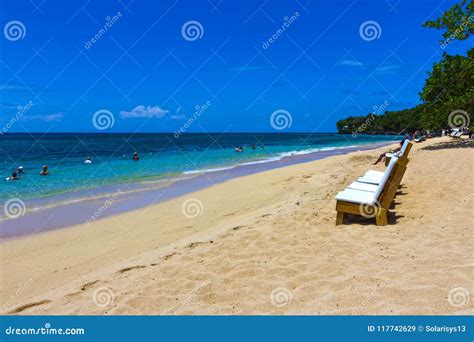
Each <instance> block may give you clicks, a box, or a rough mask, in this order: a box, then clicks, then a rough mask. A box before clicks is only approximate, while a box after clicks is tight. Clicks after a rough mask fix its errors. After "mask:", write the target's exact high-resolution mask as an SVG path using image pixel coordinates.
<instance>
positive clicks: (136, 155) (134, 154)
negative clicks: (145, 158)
mask: <svg viewBox="0 0 474 342" xmlns="http://www.w3.org/2000/svg"><path fill="white" fill-rule="evenodd" d="M138 159H140V157H138V152H134V153H133V160H135V161H138Z"/></svg>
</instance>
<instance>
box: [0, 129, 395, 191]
mask: <svg viewBox="0 0 474 342" xmlns="http://www.w3.org/2000/svg"><path fill="white" fill-rule="evenodd" d="M394 140H398V137H396V136H375V135H371V136H369V135H358V136H357V137H355V138H354V137H352V136H350V135H339V134H332V133H318V134H311V135H309V134H307V133H285V134H274V133H262V134H255V133H227V134H218V133H215V134H184V135H182V136H180V137H179V138H175V137H174V136H173V134H134V135H132V134H62V133H61V134H33V135H30V134H7V135H2V136H0V151H1V155H2V160H1V169H2V175H3V176H4V178H6V177H8V176H10V175H11V173H12V171H14V170H15V169H16V168H17V167H18V166H20V165H21V166H23V168H24V170H25V174H24V175H23V176H22V177H21V179H20V180H17V181H4V182H0V184H1V185H0V199H1V200H6V199H8V198H12V197H19V198H22V199H32V198H40V197H46V196H50V195H55V194H61V193H67V192H70V191H76V192H77V191H83V192H84V193H87V192H88V191H90V189H93V188H96V187H100V186H104V185H108V184H114V183H125V182H159V181H161V180H166V179H176V178H183V177H191V176H193V175H196V174H199V173H203V172H212V171H215V170H221V169H226V168H232V167H234V166H237V165H242V164H247V163H264V162H267V161H271V160H276V159H279V158H282V157H285V156H288V155H292V154H304V153H311V152H315V151H318V150H331V149H336V148H342V147H349V146H358V145H366V144H374V143H380V142H389V141H394ZM236 145H238V146H245V148H244V150H243V152H241V153H237V152H235V150H234V149H235V146H236ZM253 145H255V149H253V148H252V146H253ZM262 146H263V148H262ZM134 151H137V152H138V153H139V156H140V160H139V161H133V160H132V155H133V152H134ZM87 156H90V157H91V158H92V164H85V163H84V160H85V157H87ZM43 164H46V165H47V166H48V168H49V172H50V175H49V176H46V177H42V176H40V175H39V172H40V171H41V166H42V165H43Z"/></svg>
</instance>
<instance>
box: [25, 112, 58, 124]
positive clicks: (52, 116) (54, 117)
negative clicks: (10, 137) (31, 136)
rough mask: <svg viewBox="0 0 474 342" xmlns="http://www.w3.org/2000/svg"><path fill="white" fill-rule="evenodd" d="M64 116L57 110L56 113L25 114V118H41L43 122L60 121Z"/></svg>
mask: <svg viewBox="0 0 474 342" xmlns="http://www.w3.org/2000/svg"><path fill="white" fill-rule="evenodd" d="M63 118H64V113H63V112H59V113H56V114H46V115H29V116H25V117H24V119H25V120H42V121H45V122H52V121H61V120H62V119H63Z"/></svg>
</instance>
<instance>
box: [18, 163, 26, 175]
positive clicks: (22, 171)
mask: <svg viewBox="0 0 474 342" xmlns="http://www.w3.org/2000/svg"><path fill="white" fill-rule="evenodd" d="M16 172H17V173H18V176H22V175H24V174H25V170H23V166H21V165H20V166H18V170H17V171H16Z"/></svg>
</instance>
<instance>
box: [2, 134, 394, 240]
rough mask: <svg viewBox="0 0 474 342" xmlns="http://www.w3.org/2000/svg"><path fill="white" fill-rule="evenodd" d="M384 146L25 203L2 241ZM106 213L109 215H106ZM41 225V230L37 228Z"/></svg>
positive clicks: (5, 223) (294, 157)
mask: <svg viewBox="0 0 474 342" xmlns="http://www.w3.org/2000/svg"><path fill="white" fill-rule="evenodd" d="M393 143H394V141H391V142H380V143H374V144H366V145H359V146H349V147H334V148H326V149H324V148H323V149H321V150H319V151H314V152H307V151H302V152H304V153H295V154H289V155H287V156H284V157H280V158H278V159H275V160H273V159H265V160H261V161H254V162H251V163H245V164H235V165H230V166H227V167H225V168H220V169H216V170H215V171H210V172H209V171H207V170H203V172H195V173H193V175H192V176H191V175H190V174H183V175H182V177H180V178H174V179H157V180H154V181H153V180H148V181H146V182H128V183H118V184H115V185H106V186H104V187H102V188H96V189H89V190H88V191H87V194H89V197H81V195H80V193H81V192H69V193H67V194H66V195H65V196H63V195H61V196H50V197H48V198H45V199H37V200H27V201H24V203H25V208H26V211H25V213H24V215H22V216H20V217H18V218H14V219H4V220H2V221H1V222H2V230H1V232H0V241H1V240H6V239H12V238H18V237H20V236H23V235H28V234H38V233H41V232H44V231H49V230H54V229H61V228H64V227H69V226H72V225H78V224H87V225H88V224H89V223H90V221H91V220H94V221H95V220H96V219H104V218H106V217H110V216H113V215H119V214H122V213H125V212H129V211H132V210H138V209H141V208H145V207H147V206H151V205H156V204H158V203H161V202H163V201H167V200H170V199H173V198H176V197H179V196H183V195H186V194H188V193H191V192H194V191H198V190H201V189H205V188H207V187H210V186H213V185H215V184H219V183H222V182H225V181H227V180H231V179H234V178H238V177H243V176H247V175H251V174H255V173H259V172H265V171H269V170H273V169H276V168H281V167H286V166H290V165H295V164H300V163H307V162H311V161H315V160H319V159H323V158H327V157H331V156H334V155H341V154H347V153H351V152H354V151H364V150H370V149H376V148H380V147H383V146H389V145H391V144H393ZM103 207H106V208H105V209H106V210H105V209H102V210H101V208H103ZM38 223H40V224H38Z"/></svg>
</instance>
